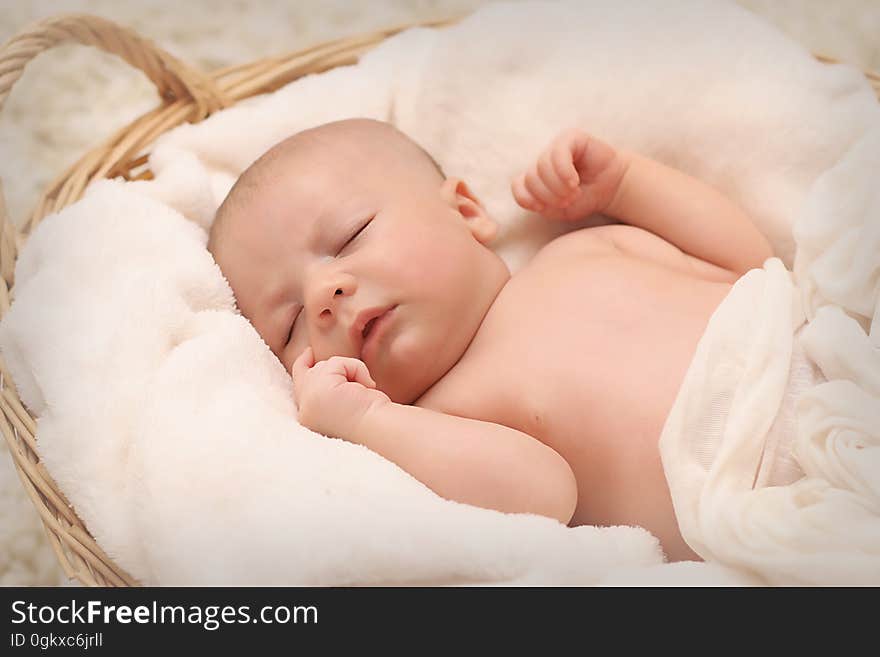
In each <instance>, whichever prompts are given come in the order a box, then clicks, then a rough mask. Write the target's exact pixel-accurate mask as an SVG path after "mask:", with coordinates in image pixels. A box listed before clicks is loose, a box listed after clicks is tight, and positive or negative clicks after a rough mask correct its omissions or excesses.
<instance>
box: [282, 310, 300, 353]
mask: <svg viewBox="0 0 880 657" xmlns="http://www.w3.org/2000/svg"><path fill="white" fill-rule="evenodd" d="M301 312H302V308H300V309H299V310H297V311H296V315H294V317H293V321H292V322H291V323H290V330H289V331H288V332H287V339H286V340H285V341H284V346H285V347H286V346H287V345H289V344H290V338H291V337H292V336H293V325H294V324H296V320H297V319H298V318H299V314H300V313H301Z"/></svg>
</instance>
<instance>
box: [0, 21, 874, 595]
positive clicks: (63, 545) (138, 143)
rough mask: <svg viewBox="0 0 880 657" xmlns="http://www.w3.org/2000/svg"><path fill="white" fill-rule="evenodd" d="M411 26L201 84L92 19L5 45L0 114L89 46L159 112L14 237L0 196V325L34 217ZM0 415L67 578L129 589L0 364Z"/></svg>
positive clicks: (144, 171)
mask: <svg viewBox="0 0 880 657" xmlns="http://www.w3.org/2000/svg"><path fill="white" fill-rule="evenodd" d="M458 20H459V19H458V18H453V19H447V20H440V21H429V22H425V23H419V24H418V25H421V26H426V27H442V26H445V25H449V24H452V23H455V22H457V21H458ZM413 26H414V25H413V24H407V25H401V26H396V27H392V28H388V29H385V30H381V31H377V32H372V33H369V34H364V35H360V36H355V37H349V38H343V39H336V40H333V41H328V42H324V43H321V44H319V45H317V46H313V47H310V48H307V49H305V50H299V51H296V52H293V53H290V54H286V55H281V56H277V57H270V58H266V59H260V60H258V61H256V62H253V63H250V64H244V65H240V66H234V67H230V68H225V69H222V70H219V71H216V72H214V73H211V74H207V75H206V74H203V73H200V72H198V71H197V70H195V69H193V68H190V67H188V66H186V65H184V64H182V63H181V62H180V61H178V60H177V59H175V58H174V57H172V56H171V55H169V54H168V53H166V52H164V51H163V50H161V49H159V48H157V47H156V46H155V45H154V44H153V43H151V42H150V41H148V40H146V39H144V38H141V37H140V36H138V35H137V34H135V33H133V32H132V31H131V30H128V29H126V28H124V27H121V26H119V25H116V24H114V23H112V22H110V21H108V20H106V19H103V18H98V17H95V16H87V15H66V16H59V17H56V18H51V19H48V20H45V21H42V22H40V23H37V24H35V25H34V26H32V27H30V28H28V29H26V30H25V31H23V32H21V33H20V34H18V35H17V36H15V37H14V38H12V39H11V40H10V41H9V42H7V43H6V45H5V46H4V47H3V49H2V51H0V108H2V105H3V103H4V102H5V100H6V97H7V95H8V94H9V91H10V89H11V88H12V85H13V84H15V82H16V80H18V78H19V77H20V76H21V74H22V71H23V69H24V67H25V65H27V63H28V62H29V61H30V60H32V59H33V58H34V57H36V56H37V55H39V54H40V53H42V52H43V51H45V50H48V49H49V48H52V47H54V46H56V45H60V44H63V43H68V42H75V43H81V44H85V45H90V46H96V47H98V48H101V49H102V50H105V51H106V52H109V53H113V54H115V55H118V56H120V57H122V58H123V59H125V61H127V62H128V63H130V64H131V65H133V66H135V67H137V68H138V69H140V70H142V71H143V72H144V73H145V74H146V75H147V77H148V78H149V79H150V80H152V81H153V83H154V84H155V85H156V87H157V89H158V91H159V96H160V98H161V105H160V106H159V107H157V108H156V109H154V110H153V111H151V112H149V113H147V114H145V115H144V116H142V117H140V118H139V119H137V120H136V121H134V122H133V123H131V124H130V125H129V126H127V127H126V128H124V129H122V130H121V131H119V132H118V133H117V134H115V135H113V136H112V137H111V138H110V139H108V140H107V141H106V142H105V143H103V144H101V145H100V146H99V147H97V148H95V149H94V150H92V151H90V152H88V153H87V154H86V155H85V156H84V157H83V158H82V159H81V160H80V161H79V162H77V163H76V164H75V165H74V166H72V167H71V168H70V169H69V170H68V171H66V172H65V173H63V174H62V175H61V176H60V177H58V178H57V179H56V180H55V181H54V182H53V183H52V184H51V185H50V186H49V188H48V189H47V190H46V191H45V192H44V193H43V195H42V196H41V197H40V199H39V201H38V203H37V207H36V209H35V210H34V211H33V212H32V214H31V215H30V216H29V217H28V218H27V220H26V221H25V222H24V224H23V225H22V228H21V229H17V228H16V227H15V226H14V225H13V224H12V223H11V221H9V220H8V217H7V215H6V211H5V206H4V204H3V197H2V189H0V273H2V283H0V317H2V316H3V315H4V314H5V313H6V311H7V310H8V309H9V304H10V301H11V299H12V296H13V292H14V290H13V283H14V280H13V274H14V271H13V270H14V267H15V261H16V257H17V255H18V251H19V249H20V248H21V246H22V244H23V243H24V240H25V238H26V237H27V236H28V235H29V234H30V232H31V231H32V230H33V229H34V227H35V226H36V225H37V224H38V223H39V222H40V221H41V220H42V219H43V217H45V216H46V215H48V214H51V213H54V212H58V211H59V210H61V209H62V208H64V207H66V206H67V205H70V204H71V203H74V202H75V201H77V200H78V199H79V198H80V197H81V196H82V194H83V191H84V190H85V188H86V186H87V185H88V184H89V183H90V182H92V181H94V180H96V179H98V178H103V177H106V178H113V177H116V176H123V177H124V178H126V179H128V180H145V179H150V178H151V177H152V173H151V172H150V171H149V169H148V167H147V154H148V153H149V148H150V146H151V144H152V143H153V142H154V141H155V140H156V138H157V137H158V136H159V135H161V134H162V133H164V132H165V131H167V130H169V129H171V128H173V127H174V126H176V125H179V124H180V123H183V122H184V121H189V122H198V121H201V120H202V119H204V118H205V117H207V116H209V115H210V114H211V113H213V112H215V111H217V110H220V109H223V108H224V107H228V106H230V105H232V104H233V103H235V102H237V101H239V100H241V99H242V98H247V97H249V96H253V95H256V94H261V93H266V92H270V91H273V90H275V89H278V88H279V87H282V86H284V85H285V84H287V83H289V82H291V81H293V80H296V79H297V78H299V77H302V76H304V75H308V74H311V73H319V72H322V71H326V70H328V69H331V68H334V67H336V66H342V65H347V64H353V63H355V62H356V61H357V59H358V57H359V56H360V55H361V54H363V53H365V52H367V51H368V50H370V49H371V48H373V47H374V46H376V45H377V44H379V43H381V42H382V41H383V40H385V39H386V38H388V37H389V36H392V35H394V34H397V33H398V32H400V31H402V30H404V29H407V28H409V27H413ZM817 58H818V59H819V60H820V61H823V62H827V63H834V60H833V59H831V58H828V57H823V56H819V55H817ZM866 76H867V77H868V79H869V81H870V82H871V85H872V86H873V88H874V91H875V92H876V93H877V96H878V99H880V76H878V75H876V74H873V73H866ZM0 408H2V411H3V412H2V415H0V431H2V432H3V436H4V437H5V438H6V442H7V444H8V445H9V450H10V452H11V454H12V458H13V460H14V461H15V466H16V469H17V471H18V474H19V476H20V478H21V482H22V484H23V486H24V488H25V490H26V491H27V494H28V495H29V496H30V498H31V500H32V501H33V503H34V507H35V508H36V510H37V512H38V513H39V515H40V518H41V519H42V521H43V525H44V527H45V529H46V533H47V535H48V538H49V543H50V544H51V545H52V548H53V550H54V552H55V554H56V555H57V557H58V560H59V561H60V563H61V566H62V567H63V569H64V572H65V573H66V574H67V576H68V577H70V578H74V579H76V580H79V581H80V582H81V583H82V584H85V585H91V586H126V585H129V586H130V585H136V584H137V581H136V580H134V579H133V578H132V577H131V576H129V575H128V574H127V573H125V572H124V571H123V570H121V569H120V568H119V566H117V565H116V564H114V563H113V560H112V559H110V557H108V556H107V555H106V554H105V553H104V551H103V550H102V549H101V548H100V546H98V544H97V543H96V542H95V540H94V539H93V538H92V536H91V534H90V533H89V531H88V529H87V528H86V526H85V524H83V522H82V521H81V520H80V519H79V518H78V517H77V515H76V513H75V512H74V510H73V508H72V507H71V505H70V504H69V503H68V502H67V500H66V499H65V497H64V495H63V494H62V493H61V491H59V490H58V487H57V486H56V485H55V482H54V481H53V480H52V478H51V477H50V476H49V473H48V472H47V471H46V469H45V467H44V466H43V464H42V463H40V459H39V457H38V456H37V452H36V439H35V432H36V421H35V419H34V418H33V417H32V416H31V414H30V413H29V412H28V410H27V409H26V408H25V407H24V405H23V404H22V402H21V401H20V399H19V396H18V392H17V391H16V389H15V387H14V385H13V382H12V379H11V377H10V375H9V372H8V370H7V369H6V364H5V363H4V362H3V361H2V360H0Z"/></svg>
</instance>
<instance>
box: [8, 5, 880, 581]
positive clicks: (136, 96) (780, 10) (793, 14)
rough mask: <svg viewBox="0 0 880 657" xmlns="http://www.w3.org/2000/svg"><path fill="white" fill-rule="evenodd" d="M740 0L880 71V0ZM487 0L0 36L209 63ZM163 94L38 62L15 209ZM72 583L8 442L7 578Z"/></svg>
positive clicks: (11, 127)
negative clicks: (75, 38) (127, 36)
mask: <svg viewBox="0 0 880 657" xmlns="http://www.w3.org/2000/svg"><path fill="white" fill-rule="evenodd" d="M630 1H632V2H636V1H637V0H630ZM739 2H740V4H742V5H743V6H745V7H748V8H749V9H751V10H753V11H755V12H756V13H758V14H759V15H762V16H764V17H765V18H767V19H768V20H769V21H770V22H772V23H774V24H776V25H777V26H778V27H779V28H780V29H782V30H783V31H785V32H787V33H788V34H789V35H791V36H792V37H793V38H795V39H796V40H798V41H799V42H800V43H802V44H803V45H804V46H805V47H807V48H809V49H810V50H812V51H814V52H821V53H824V54H828V55H831V56H833V57H836V58H838V59H840V60H842V61H845V62H847V63H851V64H853V65H854V66H858V67H860V68H863V69H865V68H867V69H871V70H875V71H880V39H878V38H877V35H878V34H880V2H878V1H877V0H840V1H838V2H833V3H829V2H825V1H822V0H739ZM483 4H486V1H485V0H408V1H407V0H371V2H351V0H347V1H341V0H324V1H319V0H297V1H296V2H293V1H291V0H186V2H180V1H179V0H177V1H174V2H172V1H171V0H138V1H137V2H135V1H133V0H31V1H29V2H28V1H22V0H13V1H12V2H4V3H0V41H5V40H6V39H8V38H9V37H10V36H12V35H13V34H14V33H15V32H17V31H18V30H20V29H21V28H22V27H24V26H25V25H27V24H29V23H31V22H33V21H35V20H39V19H40V18H44V17H47V16H51V15H55V14H59V13H65V12H87V13H93V14H98V15H101V16H105V17H107V18H110V19H113V20H116V21H118V22H120V23H123V24H125V25H128V26H130V27H132V28H133V29H134V30H136V31H137V32H138V33H139V34H141V35H143V36H146V37H149V38H151V39H153V40H154V41H156V42H157V43H158V44H159V45H160V46H161V47H163V48H165V49H166V50H168V51H170V52H171V53H172V54H174V55H176V56H177V57H179V58H180V59H182V60H183V61H184V62H186V63H188V64H190V65H193V66H197V67H199V68H202V69H203V70H212V69H214V68H218V67H222V66H226V65H230V64H238V63H243V62H248V61H251V60H254V59H257V58H260V57H264V56H267V55H271V54H274V53H278V52H284V51H288V50H296V49H300V48H303V47H306V46H308V45H309V44H312V43H316V42H320V41H323V40H326V39H330V38H334V37H339V36H345V35H349V34H354V33H359V32H363V31H367V30H369V29H373V28H379V27H384V26H387V25H392V24H399V23H407V22H411V21H417V20H423V19H427V18H436V17H446V16H453V15H458V14H461V13H464V12H467V11H468V10H472V9H474V8H476V7H478V6H481V5H483ZM155 104H156V98H155V94H154V91H153V87H152V85H151V83H149V81H147V80H146V78H144V77H143V76H142V75H141V74H139V73H138V72H136V71H134V70H133V69H131V68H130V67H129V66H128V65H127V64H125V63H123V62H120V61H118V60H116V59H115V58H113V57H110V56H108V55H104V54H102V53H99V52H96V51H94V50H93V49H89V48H83V47H78V46H66V47H63V48H58V49H56V50H54V51H52V52H50V53H48V54H46V55H43V56H41V57H40V58H38V59H37V60H36V61H34V62H33V63H32V64H31V65H30V66H29V67H28V69H27V70H26V72H25V74H24V76H23V77H22V79H21V80H20V81H19V83H18V84H17V85H16V87H15V88H14V89H13V91H12V95H11V96H10V98H9V100H8V101H7V104H6V107H4V109H3V113H2V116H0V152H2V154H3V156H2V157H0V179H2V181H3V186H4V191H5V193H6V197H7V203H8V206H9V210H10V213H11V215H12V217H13V218H14V219H15V220H16V221H20V220H21V219H22V218H23V217H24V215H25V213H26V212H27V211H28V210H29V209H30V207H31V206H32V205H33V204H34V202H35V200H36V197H37V195H38V193H39V191H40V190H41V189H42V188H43V187H45V186H46V184H48V182H49V181H50V180H51V179H52V178H53V177H54V176H55V175H57V174H58V173H59V172H60V171H62V170H63V169H64V168H65V167H66V166H68V165H69V164H72V163H73V162H74V161H75V160H76V158H77V157H79V156H80V155H82V154H83V153H84V152H85V150H86V149H87V148H88V147H89V146H92V145H94V144H96V143H97V142H98V141H100V140H101V139H103V138H104V137H106V136H108V135H109V134H111V133H112V132H113V131H114V130H116V129H118V128H120V127H122V126H124V125H126V124H127V123H128V122H130V121H131V120H132V119H134V118H135V117H137V116H138V115H140V114H141V113H143V112H145V111H147V110H149V109H150V108H152V107H153V106H154V105H155ZM64 583H66V578H65V577H64V575H63V573H62V572H61V570H60V568H59V567H58V566H57V564H56V563H55V557H54V555H53V554H52V552H51V550H50V549H49V547H48V544H47V542H46V540H45V537H44V535H43V530H42V527H41V525H40V523H39V520H38V518H37V515H36V513H35V512H34V510H33V508H32V506H31V504H30V502H29V500H28V499H27V498H26V497H25V495H24V493H23V491H22V489H21V484H20V482H19V480H18V477H17V475H16V473H15V470H14V468H13V466H12V462H11V459H9V458H8V456H7V454H6V453H5V447H0V585H55V584H64Z"/></svg>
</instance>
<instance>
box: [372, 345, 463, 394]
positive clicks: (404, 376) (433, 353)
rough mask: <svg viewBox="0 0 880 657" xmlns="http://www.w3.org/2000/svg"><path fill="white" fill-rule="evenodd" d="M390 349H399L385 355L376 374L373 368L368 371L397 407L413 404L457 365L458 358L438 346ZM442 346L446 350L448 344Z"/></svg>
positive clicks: (399, 346)
mask: <svg viewBox="0 0 880 657" xmlns="http://www.w3.org/2000/svg"><path fill="white" fill-rule="evenodd" d="M399 337H400V338H402V337H403V336H399ZM401 342H403V341H402V340H401ZM391 346H392V347H398V348H397V349H392V352H391V353H390V354H388V355H386V360H385V362H384V363H383V365H384V366H383V367H377V368H376V373H375V374H373V368H370V374H371V375H372V376H373V380H374V381H375V382H376V387H377V388H379V390H381V391H382V392H384V393H385V394H386V395H388V397H389V398H390V399H391V401H393V402H396V403H398V404H412V403H413V402H414V401H416V400H417V399H419V397H421V396H422V395H424V394H425V393H426V392H427V391H428V390H430V389H431V388H432V387H433V386H434V385H435V384H436V383H438V382H439V381H440V380H441V379H442V378H443V377H444V376H445V375H446V373H447V372H448V371H449V370H450V369H451V368H452V367H453V366H454V365H455V363H456V362H458V358H453V357H452V356H451V355H450V354H448V353H446V352H444V351H443V349H442V348H440V347H434V348H425V349H421V350H420V349H417V348H409V349H407V348H405V347H404V345H403V344H392V345H391ZM443 346H446V347H447V348H448V344H445V345H443ZM410 347H415V345H410ZM444 357H445V358H444ZM446 361H449V362H448V363H447V362H446ZM368 367H369V365H368Z"/></svg>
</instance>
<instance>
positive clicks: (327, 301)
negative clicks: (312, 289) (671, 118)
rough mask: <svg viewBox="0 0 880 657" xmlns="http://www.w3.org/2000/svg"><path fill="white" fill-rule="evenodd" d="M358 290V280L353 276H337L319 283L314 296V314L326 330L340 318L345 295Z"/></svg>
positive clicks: (347, 295)
mask: <svg viewBox="0 0 880 657" xmlns="http://www.w3.org/2000/svg"><path fill="white" fill-rule="evenodd" d="M356 290H357V282H356V281H355V280H354V277H351V276H337V277H334V278H333V279H332V280H330V281H325V282H324V284H322V285H319V286H318V289H317V290H316V294H315V296H314V298H313V300H312V301H313V304H312V308H311V311H312V315H313V317H314V321H315V322H316V323H317V325H318V326H319V327H320V328H322V329H324V330H326V329H329V328H332V327H333V326H334V325H335V324H336V323H337V322H338V321H339V319H340V317H339V314H340V308H341V305H342V303H343V299H344V298H345V297H350V296H352V295H353V294H354V293H355V291H356Z"/></svg>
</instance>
